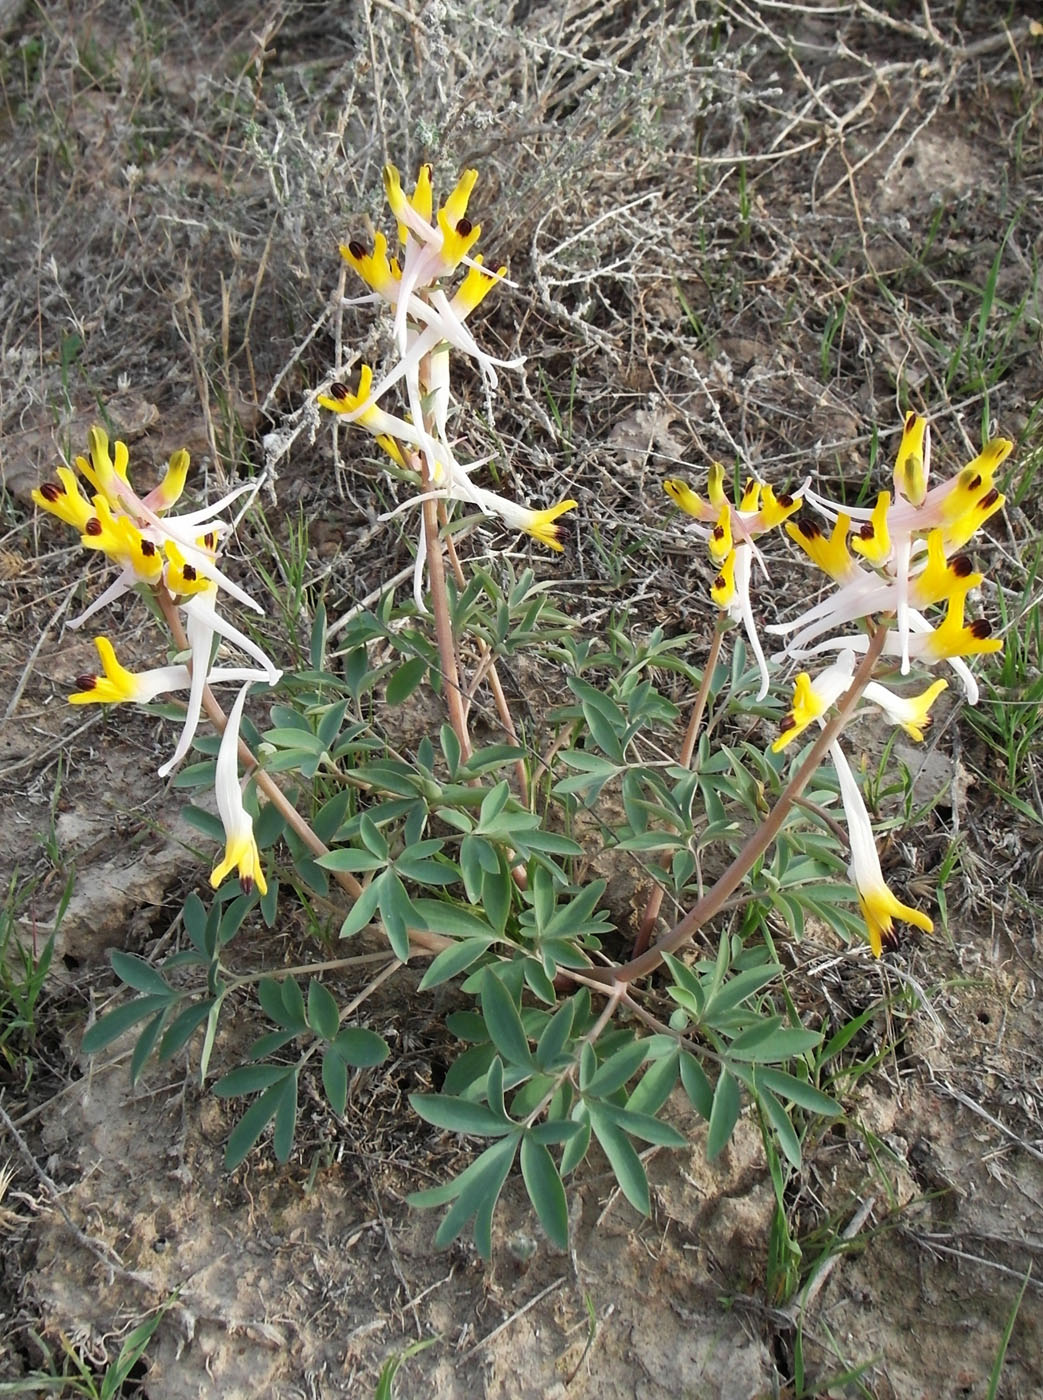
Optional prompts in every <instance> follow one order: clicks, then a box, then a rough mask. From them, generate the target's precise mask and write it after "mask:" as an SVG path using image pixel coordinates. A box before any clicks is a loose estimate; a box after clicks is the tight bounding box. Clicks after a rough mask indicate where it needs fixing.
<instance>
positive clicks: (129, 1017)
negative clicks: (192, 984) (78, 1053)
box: [81, 991, 173, 1055]
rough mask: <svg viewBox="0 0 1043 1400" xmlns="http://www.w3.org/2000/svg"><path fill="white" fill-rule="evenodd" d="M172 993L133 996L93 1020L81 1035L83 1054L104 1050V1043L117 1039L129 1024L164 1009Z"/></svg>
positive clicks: (132, 1024) (107, 1043) (133, 1024)
mask: <svg viewBox="0 0 1043 1400" xmlns="http://www.w3.org/2000/svg"><path fill="white" fill-rule="evenodd" d="M172 998H173V993H172V992H170V991H167V992H166V993H165V994H164V995H163V996H148V997H135V998H134V1000H133V1001H128V1002H126V1003H125V1004H124V1005H123V1006H117V1007H116V1010H115V1011H110V1012H109V1013H108V1014H107V1015H105V1016H102V1017H101V1019H100V1020H98V1021H95V1023H94V1025H93V1026H90V1027H89V1028H88V1030H87V1032H86V1034H85V1035H84V1037H83V1042H82V1046H81V1048H82V1050H83V1053H84V1054H85V1055H96V1054H97V1053H98V1051H99V1050H104V1048H105V1046H106V1045H111V1044H112V1042H113V1041H114V1040H118V1039H119V1038H120V1036H121V1035H123V1033H124V1032H125V1031H128V1030H130V1028H131V1026H136V1025H137V1023H138V1022H139V1021H144V1020H145V1018H146V1016H152V1015H154V1014H155V1013H156V1012H157V1011H165V1010H166V1008H167V1007H168V1006H169V1005H170V1004H171V1000H172Z"/></svg>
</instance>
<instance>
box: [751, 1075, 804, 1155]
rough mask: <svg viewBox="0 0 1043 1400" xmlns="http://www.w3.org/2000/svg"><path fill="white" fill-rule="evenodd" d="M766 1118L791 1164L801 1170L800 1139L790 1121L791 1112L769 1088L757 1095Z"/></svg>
mask: <svg viewBox="0 0 1043 1400" xmlns="http://www.w3.org/2000/svg"><path fill="white" fill-rule="evenodd" d="M757 1102H758V1103H759V1104H760V1106H761V1109H762V1111H763V1113H764V1116H765V1118H767V1120H768V1122H769V1123H770V1124H771V1126H772V1127H773V1128H774V1129H775V1136H776V1138H777V1139H778V1143H779V1146H780V1147H781V1148H782V1151H783V1153H784V1154H785V1157H786V1160H787V1161H788V1162H789V1163H790V1165H791V1166H793V1167H795V1168H796V1169H797V1170H798V1171H799V1170H800V1139H799V1138H798V1137H797V1134H796V1133H795V1131H794V1129H793V1124H792V1123H791V1122H790V1119H789V1114H788V1113H787V1112H786V1110H785V1109H784V1108H783V1106H782V1104H781V1103H779V1101H778V1099H777V1098H776V1097H775V1095H774V1094H773V1093H771V1091H770V1090H768V1089H762V1090H761V1092H760V1093H759V1094H758V1096H757Z"/></svg>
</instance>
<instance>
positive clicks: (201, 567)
mask: <svg viewBox="0 0 1043 1400" xmlns="http://www.w3.org/2000/svg"><path fill="white" fill-rule="evenodd" d="M88 454H89V455H88V456H87V457H77V458H76V467H77V469H78V472H79V478H78V477H77V475H76V473H75V472H73V471H72V470H71V469H70V468H68V467H59V468H58V470H57V477H58V480H57V481H50V482H46V483H45V484H44V485H43V486H41V487H40V488H39V489H38V490H36V491H34V492H33V500H34V501H35V502H36V504H37V505H38V506H39V507H40V508H41V509H43V510H46V511H48V512H49V513H50V514H51V515H55V516H57V517H58V519H59V520H62V521H64V522H65V524H67V525H71V526H72V527H73V528H74V529H75V530H76V531H78V533H79V535H80V543H81V544H82V545H83V546H84V548H85V549H89V550H94V551H97V552H99V553H101V554H103V555H104V556H105V558H106V559H107V560H108V561H109V562H110V563H111V564H114V565H115V566H116V567H117V569H118V570H119V573H118V576H117V577H116V578H115V579H114V580H113V582H112V583H111V584H110V585H109V587H108V588H106V589H105V590H104V592H103V593H102V594H101V595H100V596H99V597H98V598H96V599H95V600H94V602H93V603H91V605H90V606H89V607H88V608H87V609H86V610H85V611H84V612H83V613H81V614H80V616H79V617H77V618H74V619H73V620H72V621H71V622H70V623H69V626H70V627H81V626H82V625H83V624H84V623H85V622H86V621H87V620H88V619H89V618H91V617H93V616H94V614H95V613H96V612H98V611H99V609H100V608H102V607H104V606H105V605H106V604H107V603H110V602H112V601H113V600H114V599H116V598H119V597H121V596H122V595H123V594H125V593H128V592H130V591H132V590H135V589H142V588H144V589H146V590H149V591H151V592H152V594H153V595H154V596H155V597H157V598H158V599H159V600H160V601H161V602H165V603H166V604H167V605H168V606H171V607H173V608H176V609H178V610H179V611H180V613H181V614H182V615H183V618H184V631H185V635H186V637H187V640H188V652H187V655H186V657H185V660H184V661H183V662H179V663H177V664H175V665H169V666H160V667H157V668H155V669H154V670H149V671H141V672H137V673H135V672H132V671H128V670H127V669H126V668H125V667H123V666H121V665H120V663H119V661H118V660H117V657H116V651H115V648H114V647H113V645H112V642H111V641H110V640H109V639H108V638H107V637H104V636H99V637H96V638H95V639H94V642H95V646H96V647H97V649H98V656H99V658H100V661H101V670H100V672H99V673H97V674H89V675H83V676H80V677H79V678H78V680H77V684H78V686H79V689H78V690H77V691H76V692H75V693H74V694H72V695H70V696H69V700H70V702H71V703H72V704H74V705H89V704H105V705H112V704H120V703H123V702H127V701H130V702H133V703H137V704H140V705H144V704H148V703H149V702H150V701H152V700H155V699H156V698H157V697H158V696H160V695H165V694H169V693H171V692H174V691H182V690H187V691H188V701H187V704H186V709H185V719H184V723H183V725H182V729H181V734H180V737H179V739H178V742H177V745H176V747H175V749H174V752H173V754H172V755H171V756H170V758H169V759H168V760H167V762H166V763H164V764H163V765H162V767H161V768H160V769H159V774H160V776H161V777H166V776H168V775H169V774H170V773H171V772H172V771H173V770H174V768H176V767H177V765H178V764H179V763H180V762H181V760H182V759H183V758H184V757H185V755H186V754H187V753H188V750H189V748H190V747H191V745H192V740H193V738H194V737H195V733H196V729H197V727H198V725H199V719H200V715H201V713H202V709H203V701H204V693H205V690H206V688H207V686H209V685H214V684H219V683H222V682H225V683H227V682H230V681H234V682H238V683H239V684H240V686H241V689H240V691H239V694H238V696H237V698H236V701H235V703H234V705H233V707H232V712H231V715H230V716H229V718H228V721H227V724H226V727H225V731H224V735H223V737H222V740H221V747H220V753H219V755H218V760H217V779H216V798H217V807H218V811H219V813H220V815H221V819H222V822H223V823H224V828H225V836H226V850H225V857H224V859H223V860H222V861H221V862H220V863H219V864H218V865H217V866H216V867H215V869H214V872H213V874H212V876H211V882H212V883H213V884H214V886H215V887H216V886H217V885H219V884H220V883H221V881H222V880H223V879H224V878H225V876H226V875H227V874H228V873H229V871H230V870H231V869H233V868H236V869H238V871H239V876H240V879H241V881H242V883H243V887H244V888H247V889H249V888H252V886H253V885H256V886H257V888H258V889H259V890H260V891H261V893H262V894H264V893H265V890H266V884H265V879H264V872H263V870H262V869H261V864H260V858H259V855H258V852H257V844H256V842H255V840H254V837H253V822H252V819H251V817H250V814H249V812H247V810H246V808H245V806H244V804H243V793H242V787H241V785H240V782H239V773H238V745H239V725H240V721H241V718H242V713H243V705H244V703H245V700H246V694H247V691H248V690H249V689H250V686H251V685H252V684H254V683H255V682H257V681H264V682H266V683H267V684H268V685H270V686H272V685H276V684H277V683H278V681H279V680H280V679H281V676H282V672H281V671H279V670H278V669H277V668H276V667H275V665H274V664H273V663H272V661H271V660H270V659H269V658H268V656H266V655H265V653H264V651H262V649H261V648H260V647H259V646H257V644H256V643H255V642H253V641H252V640H251V639H250V638H249V637H248V636H246V635H245V634H244V633H243V632H241V631H240V630H239V629H238V628H237V627H235V626H233V625H232V623H230V622H229V621H228V620H227V619H226V618H224V617H222V616H221V615H220V613H219V612H218V599H219V596H220V594H222V593H225V594H227V595H228V596H229V597H231V598H234V599H235V600H236V601H237V602H239V603H242V604H243V605H244V606H246V607H248V608H251V609H253V610H254V611H255V612H258V613H263V609H262V608H261V607H260V605H259V604H258V603H256V602H255V601H254V600H253V599H252V598H251V597H250V596H249V594H247V593H245V592H244V591H243V590H242V589H241V588H240V587H239V586H238V584H236V583H234V582H233V581H232V580H231V579H230V578H228V577H227V575H226V574H224V573H223V572H222V571H221V569H220V568H219V567H218V565H217V559H218V555H219V552H220V543H221V539H222V537H223V536H224V534H225V533H226V531H227V528H228V527H227V525H226V524H225V523H224V522H223V521H221V520H220V519H219V518H218V517H219V516H220V515H221V512H222V511H223V510H224V509H225V508H226V507H227V506H228V505H230V504H231V503H232V502H233V501H235V500H237V499H238V498H239V497H241V496H243V495H245V494H246V493H247V492H252V491H255V490H256V487H255V486H253V485H246V486H240V487H238V488H237V489H236V490H234V491H232V492H230V493H229V494H228V495H227V496H225V497H223V499H221V500H220V501H217V502H215V503H214V504H213V505H210V506H205V507H203V508H202V509H201V510H197V511H189V512H186V513H183V514H180V515H172V514H170V511H171V510H172V508H173V507H174V506H175V505H176V504H177V502H178V500H179V499H180V497H181V494H182V492H183V490H184V487H185V482H186V480H187V476H188V465H189V458H188V453H187V452H185V451H179V452H175V453H174V455H173V456H172V457H171V459H170V463H169V465H168V467H167V471H166V474H165V475H164V477H163V479H162V481H161V482H160V483H159V485H158V486H156V487H154V488H153V490H152V491H150V492H149V493H148V494H147V495H145V496H139V495H138V494H137V492H136V491H135V490H134V488H133V486H132V485H131V482H130V480H129V476H128V462H129V458H128V453H127V448H126V446H125V445H124V444H123V443H122V442H116V443H115V444H113V446H112V449H111V451H110V446H109V439H108V436H107V434H106V433H105V432H104V431H103V429H101V428H99V427H93V428H91V429H90V432H89V433H88ZM80 478H82V480H83V481H84V482H85V483H86V484H87V486H88V487H89V488H90V490H89V493H88V494H84V491H83V490H82V489H81V485H80ZM218 640H220V641H224V642H230V643H232V644H233V645H234V646H235V647H237V648H238V649H239V650H240V651H241V652H244V653H245V654H246V655H247V656H248V657H250V658H251V660H252V661H253V663H254V664H253V665H252V666H218V665H215V664H213V656H214V651H215V643H216V642H217V641H218Z"/></svg>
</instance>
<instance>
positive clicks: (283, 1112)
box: [268, 1071, 297, 1162]
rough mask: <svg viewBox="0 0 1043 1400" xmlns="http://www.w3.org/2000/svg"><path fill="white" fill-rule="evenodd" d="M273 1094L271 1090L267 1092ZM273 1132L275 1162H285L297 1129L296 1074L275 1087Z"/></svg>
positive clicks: (291, 1148)
mask: <svg viewBox="0 0 1043 1400" xmlns="http://www.w3.org/2000/svg"><path fill="white" fill-rule="evenodd" d="M268 1092H269V1093H271V1092H273V1091H272V1090H269V1091H268ZM274 1093H275V1095H276V1102H275V1131H274V1133H273V1134H272V1147H273V1148H274V1150H275V1159H276V1161H277V1162H287V1161H289V1158H290V1153H291V1152H292V1151H293V1135H294V1133H295V1131H296V1129H297V1073H296V1071H294V1073H293V1074H291V1075H289V1076H288V1077H287V1078H286V1079H285V1080H284V1081H283V1083H282V1084H279V1085H277V1086H275V1088H274Z"/></svg>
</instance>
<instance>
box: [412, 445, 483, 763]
mask: <svg viewBox="0 0 1043 1400" xmlns="http://www.w3.org/2000/svg"><path fill="white" fill-rule="evenodd" d="M413 463H414V466H415V467H417V468H419V471H420V479H421V490H423V491H424V492H428V491H430V489H431V478H430V474H429V472H428V469H427V460H426V458H425V457H423V456H420V457H415V456H414V459H413ZM422 509H423V512H424V538H425V540H426V543H427V576H428V579H429V581H430V584H431V611H432V613H433V614H434V619H435V639H436V641H437V642H438V662H439V666H440V668H441V671H442V684H443V686H444V687H445V703H446V709H447V710H448V712H449V723H450V724H451V725H452V727H453V733H454V734H455V735H456V738H457V742H458V743H459V745H460V754H461V757H462V758H463V759H464V760H465V761H466V760H467V759H468V758H470V756H471V737H470V735H469V734H468V732H467V716H466V714H465V713H464V697H463V692H462V691H461V689H460V670H459V667H458V666H457V663H456V642H455V640H454V638H453V624H452V619H451V618H450V616H449V597H448V594H447V593H446V587H445V565H444V563H443V561H442V539H441V536H440V535H439V532H438V507H437V503H436V502H435V501H433V500H430V499H429V500H426V501H424V503H423V507H422Z"/></svg>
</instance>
